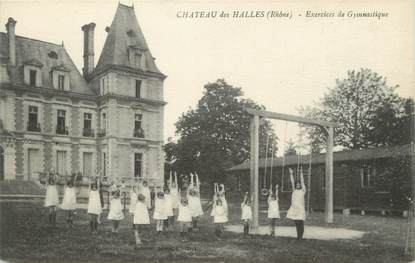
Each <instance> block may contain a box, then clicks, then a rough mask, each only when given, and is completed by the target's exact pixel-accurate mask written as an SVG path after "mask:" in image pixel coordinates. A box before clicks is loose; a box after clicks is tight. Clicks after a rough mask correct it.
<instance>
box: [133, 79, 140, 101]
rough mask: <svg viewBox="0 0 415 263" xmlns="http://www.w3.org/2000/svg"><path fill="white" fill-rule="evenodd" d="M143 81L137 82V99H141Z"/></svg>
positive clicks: (138, 80)
mask: <svg viewBox="0 0 415 263" xmlns="http://www.w3.org/2000/svg"><path fill="white" fill-rule="evenodd" d="M141 82H142V81H141V79H136V80H135V97H136V98H139V99H141Z"/></svg>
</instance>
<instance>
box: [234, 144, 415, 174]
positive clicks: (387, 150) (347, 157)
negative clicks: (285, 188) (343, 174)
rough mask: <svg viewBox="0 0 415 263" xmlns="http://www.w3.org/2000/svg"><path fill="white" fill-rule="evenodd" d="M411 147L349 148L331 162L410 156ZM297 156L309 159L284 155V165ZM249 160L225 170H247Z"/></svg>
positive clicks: (315, 159)
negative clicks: (349, 149)
mask: <svg viewBox="0 0 415 263" xmlns="http://www.w3.org/2000/svg"><path fill="white" fill-rule="evenodd" d="M413 154H414V153H413V148H412V146H411V145H410V144H407V145H402V146H393V147H380V148H371V149H362V150H351V151H341V152H334V153H333V162H346V161H360V160H370V159H381V158H389V157H400V156H410V155H413ZM298 157H300V164H303V165H306V164H308V163H309V161H310V156H309V155H300V156H298V155H291V156H286V157H285V161H284V165H285V166H290V165H291V166H292V165H297V163H298ZM325 157H326V154H324V153H320V154H315V155H312V156H311V163H312V164H318V163H324V162H325ZM282 162H283V158H282V157H278V158H274V160H272V163H273V167H281V166H282ZM249 167H250V165H249V161H247V162H244V163H241V164H239V165H236V166H234V167H231V168H229V169H228V170H227V171H230V172H232V171H242V170H249ZM259 167H260V168H263V167H265V159H259ZM267 167H271V158H269V159H268V160H267Z"/></svg>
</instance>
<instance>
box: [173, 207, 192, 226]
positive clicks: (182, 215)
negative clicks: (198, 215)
mask: <svg viewBox="0 0 415 263" xmlns="http://www.w3.org/2000/svg"><path fill="white" fill-rule="evenodd" d="M177 221H178V222H184V223H190V222H192V214H191V213H190V208H189V206H188V205H186V206H183V205H182V204H179V215H178V216H177Z"/></svg>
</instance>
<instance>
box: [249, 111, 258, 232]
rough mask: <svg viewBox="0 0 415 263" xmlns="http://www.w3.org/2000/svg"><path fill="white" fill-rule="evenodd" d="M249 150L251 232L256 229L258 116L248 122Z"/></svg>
mask: <svg viewBox="0 0 415 263" xmlns="http://www.w3.org/2000/svg"><path fill="white" fill-rule="evenodd" d="M250 135H251V149H250V155H251V156H250V179H251V181H250V191H251V195H252V197H253V211H252V212H253V213H252V214H253V218H252V219H253V220H252V228H251V229H252V232H253V233H256V231H257V229H258V205H259V202H258V198H259V196H258V194H259V193H258V155H259V116H258V115H253V116H252V117H251V122H250Z"/></svg>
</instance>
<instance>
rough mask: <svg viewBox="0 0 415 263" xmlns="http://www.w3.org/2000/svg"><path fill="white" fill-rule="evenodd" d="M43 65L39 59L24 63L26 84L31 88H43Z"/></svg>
mask: <svg viewBox="0 0 415 263" xmlns="http://www.w3.org/2000/svg"><path fill="white" fill-rule="evenodd" d="M42 67H43V64H42V63H41V62H40V61H39V60H37V59H30V60H27V61H25V62H23V74H24V82H25V83H26V84H27V85H30V86H31V87H41V86H42V77H41V69H42Z"/></svg>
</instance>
